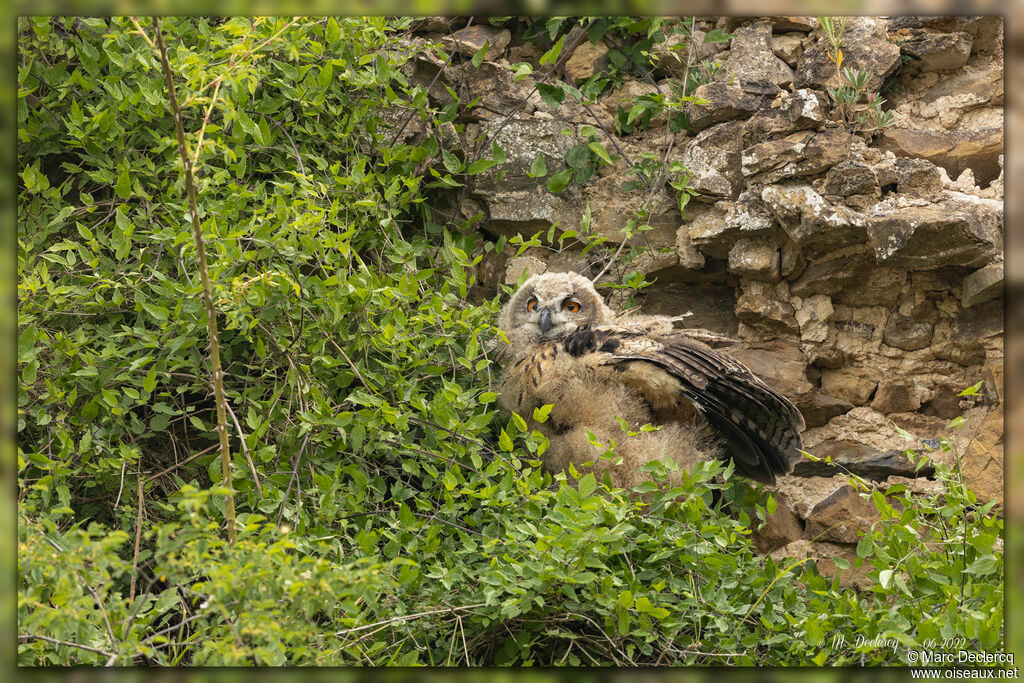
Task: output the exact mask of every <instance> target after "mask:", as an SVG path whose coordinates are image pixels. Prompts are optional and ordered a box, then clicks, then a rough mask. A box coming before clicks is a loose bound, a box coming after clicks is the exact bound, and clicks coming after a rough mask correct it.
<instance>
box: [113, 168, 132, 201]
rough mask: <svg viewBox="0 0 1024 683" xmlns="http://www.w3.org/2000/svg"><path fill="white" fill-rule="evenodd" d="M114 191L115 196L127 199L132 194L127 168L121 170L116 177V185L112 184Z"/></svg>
mask: <svg viewBox="0 0 1024 683" xmlns="http://www.w3.org/2000/svg"><path fill="white" fill-rule="evenodd" d="M114 191H115V192H117V196H118V197H120V198H121V199H128V198H129V197H131V196H132V179H131V176H129V175H128V170H127V169H125V170H123V171H121V175H119V176H118V177H117V185H115V186H114Z"/></svg>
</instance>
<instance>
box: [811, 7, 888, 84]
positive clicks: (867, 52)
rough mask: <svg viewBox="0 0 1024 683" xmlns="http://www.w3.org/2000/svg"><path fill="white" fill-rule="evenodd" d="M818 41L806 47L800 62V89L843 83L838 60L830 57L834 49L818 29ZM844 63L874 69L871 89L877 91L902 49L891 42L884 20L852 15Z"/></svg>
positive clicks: (844, 52) (859, 68)
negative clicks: (829, 52) (838, 70)
mask: <svg viewBox="0 0 1024 683" xmlns="http://www.w3.org/2000/svg"><path fill="white" fill-rule="evenodd" d="M812 35H814V36H815V37H816V38H817V40H816V42H815V43H814V44H813V45H811V46H810V47H808V48H807V49H806V50H804V53H803V54H802V55H801V56H800V60H799V61H798V62H797V67H796V82H795V85H796V87H798V88H815V89H816V90H827V89H828V88H835V87H836V86H839V85H844V83H840V77H839V74H838V73H837V70H836V65H835V62H833V61H832V60H831V59H829V56H828V51H829V50H831V49H832V46H831V44H830V43H829V41H828V38H826V37H825V34H824V32H823V31H822V30H821V29H820V28H819V29H817V30H815V32H814V33H813V34H812ZM842 49H843V66H844V67H848V68H850V69H853V70H855V71H856V70H861V69H864V70H867V71H870V72H871V79H870V80H869V81H868V88H869V89H870V90H873V91H877V90H878V89H879V88H880V87H881V86H882V82H883V81H884V80H885V78H886V77H887V76H888V75H889V74H891V73H892V72H893V71H895V70H896V67H898V66H899V65H900V49H899V47H898V46H896V45H895V44H894V43H891V42H889V36H888V34H887V33H886V26H885V22H884V20H880V19H876V18H873V17H850V19H849V21H848V23H847V25H846V32H845V35H844V38H843V47H842Z"/></svg>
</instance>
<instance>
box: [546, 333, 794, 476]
mask: <svg viewBox="0 0 1024 683" xmlns="http://www.w3.org/2000/svg"><path fill="white" fill-rule="evenodd" d="M565 348H566V351H568V352H569V353H570V354H572V355H574V356H577V357H580V358H581V360H585V361H586V362H588V364H589V365H591V366H592V367H594V368H595V370H596V371H598V372H600V371H601V370H600V369H601V368H604V369H605V370H606V372H607V373H608V374H607V377H608V378H609V379H610V380H614V379H618V380H619V381H622V382H623V383H625V384H628V385H630V386H632V387H633V388H635V389H638V390H639V391H640V392H641V393H642V394H643V395H644V397H645V398H646V399H647V401H648V402H649V403H651V405H652V406H654V405H657V404H666V403H667V402H676V403H678V401H679V399H680V397H682V398H685V399H686V400H687V401H689V402H690V403H692V404H693V406H694V407H695V408H696V409H697V410H698V411H699V412H700V413H701V414H702V415H703V416H704V418H705V419H706V420H707V422H708V423H709V424H710V425H711V426H712V428H714V429H715V430H716V431H717V432H718V435H719V436H720V437H721V439H722V441H723V442H724V444H725V446H726V449H725V450H726V455H727V456H729V457H731V458H732V461H733V463H735V467H736V472H737V473H738V474H740V475H742V476H744V477H747V478H749V479H754V480H757V481H761V482H765V483H769V484H773V483H775V477H776V475H781V474H788V473H790V472H792V471H793V466H794V465H795V464H796V463H797V461H798V460H800V457H801V454H800V448H801V441H800V432H801V431H802V430H803V429H804V419H803V416H802V415H800V411H798V410H797V409H796V406H794V405H793V404H792V403H791V402H790V401H789V399H787V398H786V397H785V396H783V395H782V394H780V393H779V392H777V391H775V390H774V389H772V388H771V387H769V386H768V385H767V384H765V383H764V382H763V381H761V380H760V379H758V378H757V377H756V376H755V375H754V374H753V373H752V372H751V371H750V370H749V369H748V368H747V367H746V366H744V365H743V364H742V363H740V362H739V361H737V360H736V359H734V358H731V357H729V356H727V355H725V354H723V353H721V352H718V351H715V350H712V349H710V348H708V347H707V346H705V345H704V344H701V343H700V342H697V341H694V340H692V339H689V338H688V337H687V335H686V334H685V333H683V332H679V331H676V332H673V333H671V334H659V335H650V334H646V333H644V332H643V331H641V330H636V329H630V328H614V327H611V328H609V327H604V328H602V327H596V328H594V327H584V328H579V329H577V330H576V331H574V332H573V333H571V334H570V335H569V336H568V337H567V338H566V340H565ZM680 395H681V396H680Z"/></svg>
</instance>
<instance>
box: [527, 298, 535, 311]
mask: <svg viewBox="0 0 1024 683" xmlns="http://www.w3.org/2000/svg"><path fill="white" fill-rule="evenodd" d="M535 308H537V300H536V299H530V300H529V301H527V302H526V310H527V311H530V312H531V313H532V312H533V310H534V309H535Z"/></svg>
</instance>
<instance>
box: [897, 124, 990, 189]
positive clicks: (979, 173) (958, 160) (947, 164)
mask: <svg viewBox="0 0 1024 683" xmlns="http://www.w3.org/2000/svg"><path fill="white" fill-rule="evenodd" d="M878 145H879V147H880V148H881V149H883V150H891V151H892V152H893V153H894V154H896V155H898V156H908V157H917V158H920V159H927V160H928V161H931V162H932V163H934V164H937V165H938V166H941V167H943V168H944V169H946V172H947V173H948V174H949V176H950V177H952V178H956V177H958V176H959V175H960V174H961V173H962V172H963V170H964V169H965V168H970V169H972V170H973V171H974V176H975V177H976V178H977V179H978V182H980V183H986V184H987V183H988V182H989V181H990V180H992V179H994V178H996V177H998V176H999V171H1000V169H999V156H1000V155H1001V154H1002V153H1003V129H1002V128H1001V127H999V128H985V129H980V130H966V131H960V130H954V131H939V130H921V129H918V128H903V127H900V126H892V127H890V128H884V129H882V130H881V131H880V132H879V138H878Z"/></svg>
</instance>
